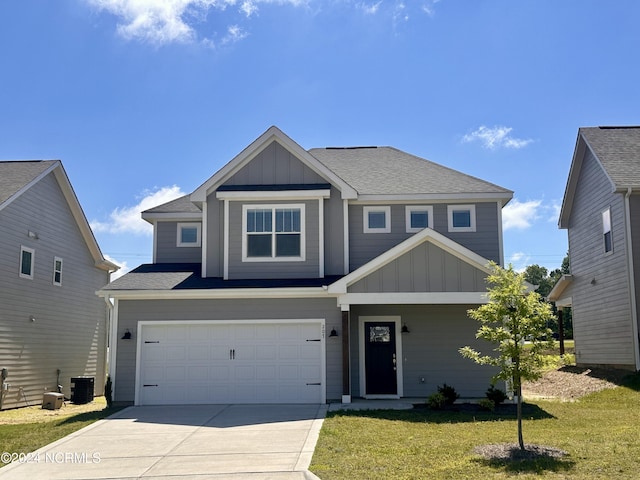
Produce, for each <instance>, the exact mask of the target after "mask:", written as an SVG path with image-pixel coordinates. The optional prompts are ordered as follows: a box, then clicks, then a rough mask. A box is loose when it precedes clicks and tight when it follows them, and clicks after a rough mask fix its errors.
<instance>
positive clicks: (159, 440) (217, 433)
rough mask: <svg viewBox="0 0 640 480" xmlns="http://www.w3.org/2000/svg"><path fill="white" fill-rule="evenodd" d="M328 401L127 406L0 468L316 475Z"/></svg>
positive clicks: (47, 472)
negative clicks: (311, 467)
mask: <svg viewBox="0 0 640 480" xmlns="http://www.w3.org/2000/svg"><path fill="white" fill-rule="evenodd" d="M326 410H327V406H326V405H188V406H185V405H181V406H158V407H129V408H126V409H124V410H122V411H120V412H118V413H117V414H115V415H113V416H111V417H109V418H107V419H104V420H100V421H98V422H96V423H94V424H92V425H90V426H88V427H86V428H84V429H82V430H79V431H77V432H75V433H73V434H71V435H69V436H68V437H65V438H63V439H61V440H58V441H57V442H54V443H52V444H50V445H47V446H46V447H43V448H41V449H40V450H38V451H37V452H34V453H33V454H31V455H30V456H28V457H26V458H23V459H21V461H16V462H14V463H12V464H10V465H7V466H6V467H4V468H2V469H0V478H2V480H9V479H21V480H24V479H29V480H37V479H47V480H53V479H115V478H118V479H124V478H126V479H129V478H144V479H168V478H171V479H172V480H174V479H196V478H197V479H199V480H202V479H204V478H212V479H223V478H224V479H245V478H246V479H274V480H280V479H282V480H285V479H292V480H293V479H300V480H303V479H313V478H317V477H315V475H313V474H312V473H310V472H308V471H307V468H308V467H309V463H310V462H311V457H312V455H313V450H314V448H315V445H316V441H317V439H318V434H319V433H320V427H321V426H322V421H323V419H324V416H325V414H326Z"/></svg>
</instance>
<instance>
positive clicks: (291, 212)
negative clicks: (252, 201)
mask: <svg viewBox="0 0 640 480" xmlns="http://www.w3.org/2000/svg"><path fill="white" fill-rule="evenodd" d="M242 216H243V224H244V225H243V227H244V228H243V230H244V231H243V235H242V237H243V260H244V261H291V260H294V261H295V260H300V261H302V260H304V256H305V255H304V245H305V241H304V205H302V204H295V205H244V206H243V215H242Z"/></svg>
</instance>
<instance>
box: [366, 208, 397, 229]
mask: <svg viewBox="0 0 640 480" xmlns="http://www.w3.org/2000/svg"><path fill="white" fill-rule="evenodd" d="M362 216H363V225H364V233H389V232H390V231H391V207H363V208H362Z"/></svg>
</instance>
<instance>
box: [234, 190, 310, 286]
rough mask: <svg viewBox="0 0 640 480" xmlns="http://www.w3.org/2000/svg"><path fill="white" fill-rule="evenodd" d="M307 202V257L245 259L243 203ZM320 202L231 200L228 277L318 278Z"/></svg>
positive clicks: (305, 202) (305, 203)
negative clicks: (256, 260) (299, 259)
mask: <svg viewBox="0 0 640 480" xmlns="http://www.w3.org/2000/svg"><path fill="white" fill-rule="evenodd" d="M266 203H268V204H270V205H283V206H285V207H286V206H287V205H290V204H292V203H295V204H304V205H305V224H304V236H305V260H304V261H282V262H281V261H264V262H255V261H252V262H243V261H242V207H243V205H264V204H266ZM318 209H319V207H318V201H317V200H306V201H300V202H229V238H230V239H231V240H230V241H229V279H236V278H243V279H247V278H249V279H251V278H317V277H318V276H319V274H320V268H319V260H320V257H319V235H320V230H319V217H318V214H319V212H318Z"/></svg>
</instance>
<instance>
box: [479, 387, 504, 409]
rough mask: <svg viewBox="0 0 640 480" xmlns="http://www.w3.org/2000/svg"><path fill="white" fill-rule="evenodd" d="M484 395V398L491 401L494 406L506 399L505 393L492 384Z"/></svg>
mask: <svg viewBox="0 0 640 480" xmlns="http://www.w3.org/2000/svg"><path fill="white" fill-rule="evenodd" d="M485 395H486V396H487V398H486V400H488V401H491V402H493V405H494V407H497V406H498V405H500V404H501V403H502V402H504V401H505V400H506V399H507V394H506V393H504V392H503V391H502V390H500V389H499V388H496V387H494V386H493V385H491V386H490V387H489V388H488V389H487V392H486V393H485ZM483 400H485V399H483Z"/></svg>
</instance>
